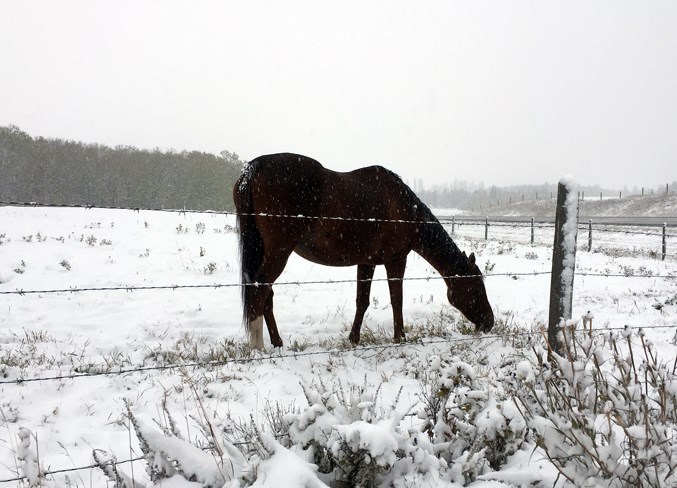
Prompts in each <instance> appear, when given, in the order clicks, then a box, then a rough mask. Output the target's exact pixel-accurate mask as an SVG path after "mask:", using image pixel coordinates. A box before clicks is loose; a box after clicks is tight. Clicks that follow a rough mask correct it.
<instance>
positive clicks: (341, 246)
mask: <svg viewBox="0 0 677 488" xmlns="http://www.w3.org/2000/svg"><path fill="white" fill-rule="evenodd" d="M233 200H234V201H235V207H236V208H237V212H238V233H239V238H240V255H241V264H242V267H241V272H242V284H243V286H242V298H243V306H244V310H243V318H244V323H245V325H246V327H247V330H248V332H249V340H250V344H251V345H252V347H256V348H259V349H261V348H263V318H265V320H266V325H267V326H268V333H269V335H270V341H271V343H272V344H273V345H274V346H276V347H281V346H282V338H281V337H280V334H279V333H278V330H277V324H276V323H275V317H274V315H273V290H272V283H273V282H274V281H275V280H276V279H277V278H278V277H279V276H280V274H281V273H282V271H283V270H284V267H285V265H286V264H287V260H288V259H289V256H290V255H291V253H292V252H296V253H297V254H299V255H301V256H302V257H304V258H306V259H308V260H310V261H312V262H315V263H318V264H322V265H327V266H354V265H357V300H356V303H357V310H356V312H355V320H354V322H353V327H352V330H351V331H350V336H349V339H350V341H351V342H352V343H353V344H358V343H359V341H360V328H361V326H362V319H363V318H364V314H365V312H366V310H367V308H368V307H369V291H370V289H371V279H372V277H373V275H374V268H375V267H376V266H377V265H380V264H382V265H384V266H385V268H386V273H387V276H388V285H389V287H390V301H391V304H392V308H393V322H394V328H395V341H397V342H399V341H402V340H404V322H403V320H402V277H403V276H404V268H405V265H406V263H407V255H408V254H409V253H410V252H411V251H416V252H417V253H418V254H420V255H421V256H422V257H423V258H424V259H425V260H426V261H428V262H429V263H430V264H431V265H432V266H433V267H434V268H435V269H436V270H437V272H439V273H440V274H441V275H442V277H443V278H444V281H445V282H446V285H447V297H448V299H449V302H450V303H451V304H452V305H453V306H454V307H456V308H457V309H458V310H460V311H461V312H462V313H463V315H465V316H466V317H467V318H468V320H470V321H471V322H473V323H474V324H475V325H476V327H477V329H478V330H481V331H489V330H490V329H491V328H492V327H493V325H494V314H493V311H492V309H491V305H489V301H488V300H487V294H486V290H485V288H484V282H483V278H482V273H481V272H480V270H479V268H478V267H477V265H476V264H475V255H474V254H470V256H466V254H465V253H464V252H461V251H460V250H459V249H458V247H457V246H456V244H455V243H454V241H453V240H452V239H451V237H449V235H448V234H447V232H446V231H445V230H444V228H443V227H442V225H441V224H440V223H439V222H438V220H437V219H436V218H435V216H434V215H433V214H432V212H431V211H430V209H429V208H428V207H427V206H426V205H425V204H424V203H423V202H421V200H419V198H418V197H417V196H416V195H415V194H414V192H413V191H412V190H411V189H410V188H409V187H408V186H407V185H405V184H404V182H403V181H402V180H401V179H400V178H399V177H398V176H397V175H396V174H395V173H393V172H391V171H389V170H387V169H385V168H383V167H381V166H370V167H367V168H361V169H357V170H355V171H351V172H348V173H338V172H335V171H331V170H328V169H325V168H324V167H323V166H322V165H321V164H320V163H318V162H317V161H315V160H313V159H310V158H307V157H305V156H300V155H297V154H273V155H269V156H261V157H258V158H256V159H254V160H253V161H251V162H250V163H249V164H248V165H247V166H246V167H245V169H244V171H243V172H242V175H241V176H240V178H239V179H238V181H237V182H236V183H235V187H234V188H233Z"/></svg>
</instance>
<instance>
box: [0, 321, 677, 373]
mask: <svg viewBox="0 0 677 488" xmlns="http://www.w3.org/2000/svg"><path fill="white" fill-rule="evenodd" d="M641 328H642V329H647V330H653V329H675V328H676V327H675V326H674V325H654V326H646V327H641ZM615 330H625V327H606V328H601V329H593V331H594V332H595V333H601V332H610V331H615ZM531 335H541V331H523V332H513V333H510V334H485V335H481V336H477V335H472V336H467V337H447V338H439V339H429V340H422V341H415V342H403V343H391V344H372V345H369V346H358V347H353V348H350V349H336V348H333V349H325V350H322V351H307V352H303V351H302V352H291V353H284V354H283V353H278V354H269V355H265V356H263V355H262V356H260V357H249V358H230V359H221V360H214V361H193V362H190V363H180V364H165V365H156V366H140V367H136V368H126V369H125V368H120V369H118V370H114V371H87V372H83V373H72V374H65V375H53V376H42V377H32V378H18V379H12V380H6V379H5V380H0V385H21V384H25V383H36V382H43V381H61V380H76V379H80V378H93V377H99V376H122V375H126V374H131V373H143V372H147V371H167V370H173V369H181V368H213V367H221V366H226V365H228V364H247V363H254V362H265V361H272V360H275V359H289V358H294V359H298V358H303V357H309V356H324V355H332V354H335V355H343V354H348V353H353V354H355V353H362V352H366V351H384V350H387V349H399V348H404V347H408V346H430V345H437V344H456V343H461V342H468V341H477V340H480V341H487V340H506V339H509V338H513V339H514V338H516V337H523V336H531Z"/></svg>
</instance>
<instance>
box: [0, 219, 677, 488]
mask: <svg viewBox="0 0 677 488" xmlns="http://www.w3.org/2000/svg"><path fill="white" fill-rule="evenodd" d="M233 226H234V219H233V217H232V216H223V215H214V214H190V213H189V214H187V215H186V214H175V213H162V212H144V211H141V212H133V211H121V210H98V209H91V210H83V209H45V208H14V207H3V208H0V292H3V293H4V292H16V291H21V290H23V291H25V292H28V291H33V290H43V291H44V290H54V289H60V290H64V289H73V290H75V289H87V288H109V287H123V288H131V287H163V286H168V285H178V286H179V287H178V288H176V289H147V290H107V291H100V290H98V291H96V290H95V291H79V292H60V293H47V292H42V293H26V294H22V295H20V294H2V295H0V410H1V412H0V487H2V486H28V482H27V481H25V480H24V481H7V482H4V483H3V481H4V480H12V479H14V478H17V477H21V476H22V475H23V474H24V473H23V471H22V467H23V468H25V467H26V464H27V463H28V464H30V462H31V460H30V459H28V461H26V457H25V456H26V453H27V452H29V453H33V454H35V456H36V457H37V458H38V462H39V464H40V466H41V467H42V469H44V470H46V471H55V470H62V469H71V468H75V467H83V466H90V465H91V464H92V463H93V461H92V450H93V449H102V450H104V451H106V452H107V453H108V455H115V456H116V457H117V460H118V461H123V460H126V459H130V458H136V457H138V456H140V455H142V454H141V451H140V448H139V442H138V441H137V438H136V436H135V435H134V432H133V431H132V432H130V428H129V422H128V418H127V416H126V415H127V407H126V406H125V403H127V404H128V405H129V408H130V410H131V411H132V412H133V414H134V416H135V418H136V419H139V420H140V421H142V422H144V423H145V425H147V426H151V427H150V428H155V429H156V430H157V432H160V429H159V427H158V426H157V424H159V425H162V426H165V427H166V426H167V425H168V422H169V416H168V413H167V412H169V413H170V414H171V416H172V417H173V419H174V421H175V422H176V424H177V425H178V429H179V430H181V431H182V434H183V436H184V437H185V438H186V439H188V440H190V441H191V442H192V443H193V444H195V445H198V446H200V447H207V446H208V445H209V444H210V443H213V442H214V440H213V439H212V438H210V436H208V435H205V433H204V427H205V425H208V426H212V427H213V428H214V429H215V430H216V431H217V435H216V436H215V438H218V439H228V440H230V441H231V442H234V443H236V444H237V443H239V442H242V441H243V440H245V441H246V440H251V439H248V438H247V437H246V435H244V434H246V432H244V431H245V430H246V429H247V426H250V423H251V421H252V420H253V422H255V423H256V425H258V426H259V428H260V429H261V430H266V426H267V425H268V422H267V420H268V419H269V418H270V417H271V416H272V415H273V414H271V412H273V411H275V410H276V409H282V410H284V411H285V412H287V413H288V414H293V413H294V412H304V411H305V410H306V409H307V407H308V396H309V395H308V393H307V391H306V393H305V394H304V388H303V387H302V385H305V386H306V389H307V390H308V389H311V390H313V389H314V391H319V393H320V394H322V393H323V392H325V393H326V392H332V391H334V392H336V391H342V390H343V391H351V392H354V391H358V390H359V391H360V393H359V395H357V396H358V397H359V398H358V400H360V399H361V400H363V401H362V402H361V403H360V401H356V402H354V403H353V407H354V408H356V409H364V408H367V407H365V406H364V405H363V403H365V402H367V403H369V407H368V408H369V409H371V410H370V411H372V413H373V412H387V411H389V409H390V408H391V406H392V405H394V404H396V407H395V410H396V411H397V412H400V413H401V414H402V415H401V417H400V418H398V420H399V423H397V422H395V424H396V425H394V426H393V429H395V428H397V430H398V431H403V432H404V431H406V430H411V431H414V430H416V429H419V430H421V429H424V428H425V427H426V425H425V420H424V419H425V416H424V415H422V414H421V411H422V410H423V406H424V405H423V403H424V402H423V400H422V399H423V397H424V396H425V395H424V394H423V391H424V388H423V387H422V380H421V378H422V377H425V376H426V375H427V374H428V373H429V372H430V371H436V370H439V368H440V366H439V363H440V358H441V359H442V360H444V359H445V358H456V359H457V360H458V361H460V362H462V363H463V364H467V365H470V367H472V368H473V371H474V374H475V375H476V376H477V378H476V382H477V384H479V385H480V386H481V387H482V388H484V389H485V390H486V391H488V392H490V393H489V395H490V396H491V397H495V399H496V401H499V400H500V401H503V402H506V403H505V404H506V405H507V404H508V403H509V402H510V401H511V395H512V394H511V392H510V391H509V388H508V387H507V386H506V384H505V383H504V380H503V378H505V377H506V375H508V374H510V372H511V371H512V372H513V373H515V372H516V374H520V371H522V369H523V368H522V369H520V368H518V367H517V366H516V365H519V364H522V363H521V361H523V360H525V359H527V360H528V359H530V358H531V356H530V354H532V347H531V346H530V345H529V343H528V341H527V339H528V337H529V336H527V335H524V333H530V332H537V331H538V330H539V329H540V328H541V327H543V326H544V324H545V323H546V322H547V314H548V305H549V289H550V276H549V274H547V272H549V271H550V268H551V262H550V257H551V254H552V249H551V246H552V228H537V229H536V240H535V244H534V245H533V246H532V245H530V243H529V241H530V233H529V232H530V231H529V228H528V227H518V228H514V227H491V228H490V233H489V240H488V241H484V239H483V237H484V235H483V234H484V228H483V227H481V226H460V227H459V226H457V227H456V234H455V236H454V239H455V241H456V243H457V244H458V245H459V247H460V248H461V249H462V250H465V251H467V252H470V251H473V252H475V253H476V255H477V257H478V261H479V265H480V267H481V269H483V270H486V274H487V278H486V282H485V283H486V287H487V294H488V296H489V299H490V302H491V304H492V306H493V308H494V311H495V315H496V318H497V325H496V327H495V330H494V331H492V333H490V334H488V335H477V336H475V335H464V334H462V332H467V325H468V324H467V323H466V322H465V321H464V320H463V319H462V318H461V317H460V315H459V314H458V313H457V312H456V311H455V310H453V309H452V308H451V307H450V306H449V305H448V304H447V303H446V299H445V296H446V295H445V287H444V284H443V282H442V281H441V280H439V279H435V277H436V276H437V275H436V274H435V273H434V270H432V268H431V267H430V266H429V265H428V264H427V263H426V262H425V261H423V260H422V259H421V258H420V257H419V256H418V255H415V254H411V255H410V258H409V262H408V267H407V274H406V277H407V278H425V277H430V278H431V279H430V280H411V281H407V282H405V284H404V314H405V323H406V325H407V335H408V338H409V339H410V340H411V341H413V342H412V343H410V344H407V345H404V346H401V347H400V346H398V347H381V346H389V345H390V343H391V338H392V315H391V310H390V306H389V295H388V289H387V284H386V283H385V282H383V281H377V282H375V283H374V285H373V287H372V305H371V307H370V309H369V311H368V312H367V316H366V317H365V321H364V326H363V332H362V337H363V345H362V347H360V348H356V349H353V348H350V347H349V345H348V341H347V336H348V331H349V327H350V325H351V323H352V319H353V313H354V301H355V284H354V283H352V282H350V280H352V279H354V278H355V273H356V270H355V268H326V267H322V266H319V265H315V264H312V263H309V262H307V261H304V260H302V259H301V258H299V257H297V256H295V255H294V256H292V257H291V259H290V261H289V263H288V265H287V268H286V270H285V272H284V273H283V275H282V276H281V277H280V278H279V280H278V281H279V282H281V283H287V284H280V285H279V286H277V287H276V288H275V312H276V317H277V320H278V325H279V329H280V333H281V335H282V338H283V340H284V341H285V347H284V348H282V349H281V350H272V349H268V350H267V351H265V352H263V353H252V352H251V351H248V349H247V347H246V346H245V342H246V340H245V333H244V330H243V327H242V325H241V312H240V297H239V288H238V287H237V286H230V285H234V284H237V283H238V277H239V273H238V254H237V245H236V244H237V238H236V234H235V233H234V232H233ZM448 230H450V226H449V227H448ZM645 231H646V229H643V230H642V232H645ZM646 232H649V233H650V232H656V233H658V232H659V231H657V230H654V231H646ZM660 244H661V241H660V237H659V236H658V235H644V234H625V233H616V232H604V233H602V232H597V233H596V234H595V236H594V244H593V252H586V251H587V249H586V248H587V232H586V231H584V230H582V231H579V238H578V245H579V252H578V254H577V257H576V268H577V275H576V278H575V282H574V286H575V291H574V303H573V311H574V312H573V316H574V317H575V318H580V317H581V316H583V315H585V314H586V313H587V312H588V311H590V312H592V314H593V315H594V319H593V328H595V329H609V328H611V329H616V328H623V327H624V326H626V325H629V326H631V327H633V328H635V329H637V328H645V329H644V330H645V334H646V336H647V337H648V338H650V339H651V341H653V343H654V344H655V348H656V352H657V354H658V355H659V356H660V357H661V358H663V359H665V361H666V362H669V363H671V362H672V361H674V359H675V353H676V351H677V348H676V346H675V341H674V336H675V329H676V328H677V279H675V278H674V277H676V276H677V238H674V237H671V238H670V239H669V241H668V257H667V259H666V260H665V261H661V260H660ZM657 256H658V258H657ZM529 273H543V274H532V275H529ZM585 274H603V275H609V276H585ZM670 277H672V278H670ZM383 278H385V271H384V270H383V269H379V268H377V271H376V275H375V279H376V280H379V279H383ZM308 281H312V282H318V281H319V282H327V283H313V284H304V283H303V282H308ZM332 281H333V282H334V283H332ZM342 281H347V282H342ZM184 285H205V286H204V287H197V288H180V286H184ZM213 285H220V286H213ZM225 285H228V286H225ZM603 334H608V332H605V331H600V335H603ZM264 335H265V339H266V341H268V337H267V332H265V334H264ZM532 337H533V339H534V340H535V341H539V340H540V339H539V335H538V334H537V333H536V334H534V335H533V336H532ZM414 341H415V342H414ZM268 343H269V342H267V344H268ZM210 361H215V362H221V363H218V364H216V365H211V366H199V367H193V366H189V367H186V368H183V369H178V368H167V369H159V367H162V366H167V365H177V364H186V363H205V362H210ZM138 368H149V369H145V370H142V371H136V372H129V373H126V374H119V372H120V370H133V369H138ZM153 368H155V369H153ZM100 373H106V374H100ZM54 376H58V377H60V378H59V379H50V380H46V381H28V380H31V379H34V378H46V377H54ZM72 376H74V377H72ZM17 380H26V381H23V382H17ZM360 388H361V390H360ZM370 395H371V396H370ZM163 399H166V404H165V405H166V410H165V409H163ZM513 410H514V408H513ZM516 422H517V421H516ZM22 428H25V429H28V431H30V432H31V433H32V435H31V436H30V437H28V439H29V440H30V442H31V445H30V447H25V442H26V441H25V440H24V446H23V447H22V445H21V440H20V437H19V434H25V432H26V431H24V430H20V429H22ZM249 433H250V434H251V432H249ZM388 435H390V433H386V434H384V436H385V437H387V436H388ZM362 436H363V439H365V438H367V437H365V434H364V432H362ZM373 436H374V438H377V437H378V436H379V435H378V434H373ZM372 440H373V439H372ZM224 442H225V441H224ZM271 442H274V441H271ZM280 442H282V440H280ZM238 445H239V444H238ZM252 449H253V448H252ZM271 449H272V448H269V449H268V450H269V451H271ZM384 449H385V448H384ZM273 450H274V449H273ZM382 450H383V449H381V451H382ZM380 455H383V452H372V457H373V458H374V460H376V462H380V461H378V460H379V459H381V458H379V456H380ZM284 456H285V455H283V454H281V453H280V454H275V455H274V456H271V459H269V460H268V463H267V464H265V463H264V464H262V465H261V466H259V468H258V473H259V479H258V481H257V484H256V486H268V487H273V486H309V487H311V486H322V485H320V484H313V483H314V482H310V481H309V482H308V483H305V482H304V481H302V480H303V479H305V478H304V476H309V477H310V478H312V475H311V474H307V473H306V472H305V471H303V470H304V469H307V470H308V473H312V470H311V469H310V468H309V467H308V466H309V465H305V464H301V465H298V466H297V464H295V462H296V461H290V459H288V458H287V457H284ZM294 456H296V455H293V456H292V457H294ZM208 457H210V456H208ZM29 458H30V456H29ZM255 458H256V457H255V456H253V457H252V456H249V457H246V459H247V462H249V463H254V461H252V459H255ZM295 459H298V457H295ZM421 459H423V458H421ZM426 459H427V458H426ZM273 460H277V462H273ZM243 462H244V461H243ZM414 462H418V461H414ZM420 462H421V463H423V462H425V461H420ZM196 463H198V464H199V462H198V461H196ZM245 464H246V463H245ZM433 464H434V463H433ZM145 466H146V464H145V463H144V462H143V461H136V462H134V463H125V464H120V465H118V468H117V469H118V470H119V471H120V472H122V473H125V474H126V475H127V476H129V477H133V478H134V479H135V480H136V483H137V486H145V484H147V483H148V482H149V475H148V473H147V472H146V470H145ZM250 468H251V466H250ZM443 468H444V467H440V466H437V465H435V466H434V467H433V468H430V469H435V470H437V471H436V472H435V475H434V476H433V475H432V474H430V473H428V474H427V475H425V476H424V475H420V476H423V478H420V479H424V478H425V483H426V484H425V486H461V485H462V484H463V483H464V482H465V483H467V484H469V485H470V486H476V487H483V488H485V487H500V486H526V485H530V486H553V485H554V484H555V483H556V480H557V484H558V485H563V483H564V478H563V477H559V478H558V472H557V470H556V469H555V467H554V466H553V465H552V464H551V463H550V462H549V461H548V459H547V457H546V456H545V454H544V453H543V451H542V450H541V448H540V447H536V443H535V442H534V441H533V440H529V439H526V440H525V441H524V442H523V443H522V444H520V445H519V446H518V449H516V450H515V452H511V453H510V454H509V456H507V458H506V459H505V460H504V461H502V462H501V463H500V466H498V467H497V468H496V469H489V468H486V469H479V470H478V472H477V473H475V474H472V475H471V476H470V478H468V477H467V475H466V478H465V481H463V480H462V476H461V477H459V476H460V475H459V474H458V473H456V475H453V474H449V473H447V471H445V469H443ZM27 469H28V471H29V473H28V474H30V469H31V468H30V466H29V467H28V468H27ZM195 469H197V470H198V471H199V470H200V468H199V467H198V468H195ZM204 469H205V470H207V468H204ZM252 469H253V468H252ZM242 470H244V471H246V470H247V466H244V467H242ZM449 471H451V469H449ZM304 473H305V474H304ZM445 473H446V474H445ZM285 475H287V476H291V479H292V480H293V482H294V483H296V484H285V483H286V482H284V481H281V480H284V479H285V478H284V476H285ZM405 475H406V473H403V476H402V478H401V479H400V481H402V480H405V481H406V480H407V479H408V480H409V481H407V482H408V483H410V484H408V485H407V484H402V485H401V486H418V485H419V483H418V482H416V481H415V479H416V478H411V477H410V478H406V476H405ZM266 476H267V478H266ZM412 476H413V475H412ZM426 476H427V477H426ZM178 478H179V476H178V475H177V476H176V477H175V479H173V480H172V481H170V482H165V483H160V482H158V483H156V486H174V487H185V486H205V485H206V482H204V481H203V482H202V483H201V484H200V483H195V484H191V483H188V482H179V481H178ZM310 478H308V479H310ZM197 479H198V481H200V480H199V477H198V478H197ZM266 479H267V480H268V481H266ZM42 483H43V486H69V484H70V486H82V487H86V486H114V484H113V483H112V482H109V481H107V478H106V476H105V474H104V473H103V471H102V470H100V469H98V468H89V469H84V470H78V471H70V472H65V473H59V474H54V475H49V476H48V477H47V479H46V480H43V481H42ZM107 483H108V484H107ZM288 483H292V482H291V481H289V482H288ZM299 483H303V484H299ZM390 483H391V484H393V483H394V485H397V483H396V482H390ZM222 485H223V483H222ZM130 486H131V485H130ZM227 486H237V485H236V484H231V485H227ZM384 486H387V485H384ZM397 486H400V485H397ZM591 486H592V485H591Z"/></svg>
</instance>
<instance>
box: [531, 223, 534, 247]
mask: <svg viewBox="0 0 677 488" xmlns="http://www.w3.org/2000/svg"><path fill="white" fill-rule="evenodd" d="M531 245H532V246H533V245H534V218H533V217H531Z"/></svg>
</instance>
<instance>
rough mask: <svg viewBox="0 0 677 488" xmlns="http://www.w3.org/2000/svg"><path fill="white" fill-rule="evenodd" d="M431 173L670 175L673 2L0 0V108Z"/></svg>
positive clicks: (125, 135)
mask: <svg viewBox="0 0 677 488" xmlns="http://www.w3.org/2000/svg"><path fill="white" fill-rule="evenodd" d="M10 123H11V124H16V125H18V126H20V127H21V128H22V129H24V130H26V131H27V132H29V133H31V134H32V135H42V136H46V137H59V138H67V139H75V140H82V141H86V142H101V143H105V144H110V145H117V144H123V145H134V146H139V147H144V148H153V147H160V148H163V149H167V148H175V149H178V150H182V149H197V150H204V151H209V152H220V151H221V150H223V149H228V150H230V151H234V152H237V153H238V154H239V155H240V156H241V157H242V158H244V159H253V158H254V157H256V156H258V155H260V154H266V153H271V152H281V151H292V152H299V153H302V154H306V155H308V156H311V157H314V158H316V159H318V160H319V161H320V162H322V163H323V164H324V165H325V166H328V167H331V168H333V169H337V170H349V169H352V168H355V167H358V166H364V165H367V164H374V163H379V164H383V165H386V166H388V167H390V168H392V169H393V170H395V171H396V172H398V173H400V174H401V175H402V177H403V178H405V179H408V180H410V181H411V179H413V178H422V179H423V180H424V182H425V183H426V184H427V185H431V184H434V183H440V182H444V181H453V180H454V179H464V180H468V181H475V182H480V181H483V182H485V183H486V184H497V185H510V184H518V183H543V182H545V181H548V182H551V183H552V182H556V181H557V180H558V179H559V178H560V176H562V175H564V174H571V175H573V176H574V177H575V178H576V179H577V180H578V181H579V182H581V183H584V184H594V183H599V184H601V185H603V186H607V187H622V186H624V185H628V186H629V187H632V186H634V185H637V186H642V185H645V186H651V187H653V186H657V185H660V184H664V183H666V182H668V181H670V182H672V181H673V180H675V179H677V171H675V169H676V168H677V2H675V1H674V0H669V1H623V0H608V1H607V0H586V1H566V2H565V1H549V0H535V1H519V2H518V1H464V2H457V1H450V0H444V1H427V0H423V1H411V0H407V1H399V0H370V1H364V0H356V1H353V0H342V1H336V2H325V1H318V0H309V1H300V0H285V1H278V0H275V1H253V0H252V1H238V2H230V1H203V0H197V1H182V2H178V1H170V0H162V1H146V0H131V1H119V0H118V1H100V0H82V1H67V0H66V1H59V2H55V1H53V0H44V1H9V0H0V125H7V124H10Z"/></svg>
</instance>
